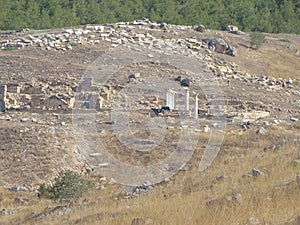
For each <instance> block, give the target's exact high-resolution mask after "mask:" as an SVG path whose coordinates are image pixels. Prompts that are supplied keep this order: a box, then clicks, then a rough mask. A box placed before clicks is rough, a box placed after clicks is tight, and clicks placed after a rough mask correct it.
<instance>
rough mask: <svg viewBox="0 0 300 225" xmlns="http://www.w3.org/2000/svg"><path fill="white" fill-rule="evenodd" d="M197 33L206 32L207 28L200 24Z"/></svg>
mask: <svg viewBox="0 0 300 225" xmlns="http://www.w3.org/2000/svg"><path fill="white" fill-rule="evenodd" d="M195 31H198V32H205V26H204V25H202V24H200V25H199V26H197V27H196V28H195Z"/></svg>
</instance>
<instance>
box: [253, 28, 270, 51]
mask: <svg viewBox="0 0 300 225" xmlns="http://www.w3.org/2000/svg"><path fill="white" fill-rule="evenodd" d="M265 42H266V37H265V35H264V34H263V33H259V32H253V33H250V46H251V48H253V49H258V48H260V47H261V46H262V44H263V43H265Z"/></svg>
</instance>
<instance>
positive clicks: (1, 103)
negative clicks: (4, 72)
mask: <svg viewBox="0 0 300 225" xmlns="http://www.w3.org/2000/svg"><path fill="white" fill-rule="evenodd" d="M6 93H7V86H6V85H0V112H5V111H6V107H5V105H6Z"/></svg>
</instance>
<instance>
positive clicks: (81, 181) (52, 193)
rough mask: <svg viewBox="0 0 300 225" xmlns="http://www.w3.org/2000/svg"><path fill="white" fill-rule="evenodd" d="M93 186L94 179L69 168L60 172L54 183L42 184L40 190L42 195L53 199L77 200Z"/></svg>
mask: <svg viewBox="0 0 300 225" xmlns="http://www.w3.org/2000/svg"><path fill="white" fill-rule="evenodd" d="M93 186H94V182H93V181H91V180H88V179H85V178H83V177H82V176H80V175H79V174H77V173H76V172H73V171H70V170H67V171H62V172H60V173H59V175H58V176H57V177H56V178H55V179H54V183H53V184H52V185H49V186H46V185H45V184H42V185H40V188H39V191H40V195H41V196H42V197H46V198H50V199H53V200H76V199H78V198H79V197H81V196H82V195H83V194H84V193H86V192H87V191H89V190H90V189H92V187H93Z"/></svg>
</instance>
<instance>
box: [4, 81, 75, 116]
mask: <svg viewBox="0 0 300 225" xmlns="http://www.w3.org/2000/svg"><path fill="white" fill-rule="evenodd" d="M74 102H75V98H74V96H73V94H72V93H71V92H65V91H64V93H55V92H54V91H53V86H51V85H47V84H34V83H33V84H32V83H24V84H16V83H13V84H2V85H0V112H5V111H6V110H8V109H29V108H33V109H39V108H40V109H48V110H53V109H64V108H72V107H73V105H74Z"/></svg>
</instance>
